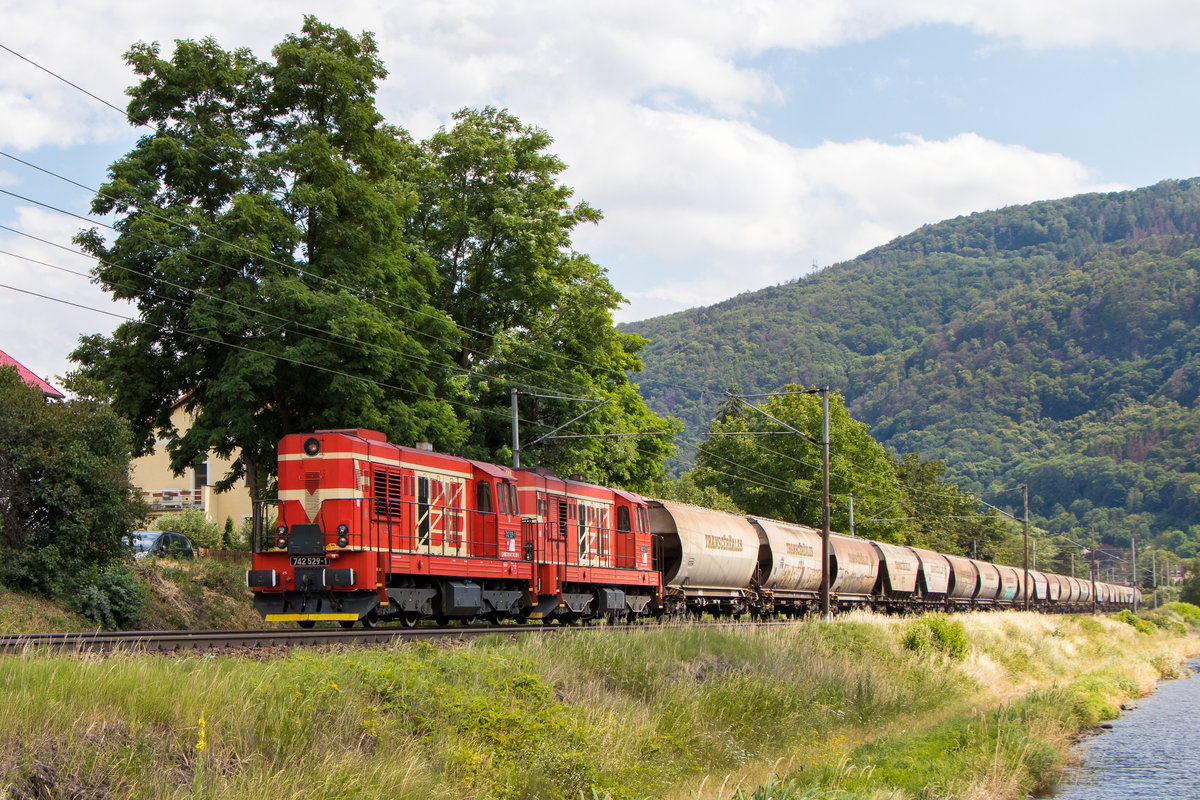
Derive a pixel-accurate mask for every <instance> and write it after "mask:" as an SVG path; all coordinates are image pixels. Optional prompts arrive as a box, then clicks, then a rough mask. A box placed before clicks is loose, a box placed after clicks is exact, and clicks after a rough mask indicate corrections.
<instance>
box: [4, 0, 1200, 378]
mask: <svg viewBox="0 0 1200 800" xmlns="http://www.w3.org/2000/svg"><path fill="white" fill-rule="evenodd" d="M305 13H312V14H315V15H316V16H317V17H318V18H319V19H321V20H322V21H324V22H328V23H331V24H334V25H338V26H341V27H344V28H346V29H348V30H350V31H352V32H354V33H358V32H361V31H364V30H365V31H371V32H373V33H374V35H375V37H376V40H377V43H378V46H379V50H380V55H381V57H382V59H383V62H384V64H385V65H386V67H387V69H388V71H389V76H388V78H387V79H386V80H385V81H384V82H383V83H382V85H381V86H380V90H379V93H378V98H377V102H378V107H379V109H380V112H381V113H382V114H383V116H384V117H385V118H386V119H387V121H388V122H390V123H393V124H396V125H399V126H401V127H403V128H405V129H407V130H408V131H409V132H410V133H411V134H412V135H413V137H414V138H416V139H424V138H426V137H428V136H429V135H431V134H432V133H433V132H435V131H436V130H437V129H438V127H439V126H442V125H446V124H447V123H448V122H449V120H450V117H451V115H452V114H453V113H454V112H455V111H456V110H458V109H461V108H466V107H475V108H478V107H483V106H486V105H493V106H497V107H501V108H507V109H509V110H510V111H512V112H513V113H514V114H516V115H517V116H518V117H519V118H520V119H521V120H522V121H524V122H526V123H529V124H533V125H537V126H539V127H541V128H544V129H545V130H546V131H548V132H549V133H550V135H551V136H552V137H553V138H554V144H553V146H552V150H553V151H554V152H555V153H557V154H558V155H559V156H560V157H561V158H562V159H563V160H564V161H565V162H566V163H567V164H568V165H569V167H568V169H567V170H566V172H565V173H564V174H563V176H562V179H563V181H564V182H565V183H566V184H567V185H569V186H571V187H573V189H574V190H575V199H576V200H586V201H587V202H588V203H589V204H591V205H593V206H596V207H598V208H600V209H601V210H602V211H603V212H604V220H603V221H602V222H600V223H599V224H598V225H595V226H591V225H588V226H586V227H583V228H579V229H577V230H576V233H575V237H574V244H575V249H576V250H579V251H582V252H586V253H589V254H590V255H591V256H592V258H593V259H594V260H595V261H596V262H597V263H599V264H600V265H601V266H603V267H605V268H606V269H607V270H608V274H609V278H610V280H611V281H612V283H613V285H614V286H615V287H616V288H617V290H618V291H620V292H621V293H622V294H623V295H624V297H625V298H626V299H627V301H628V302H627V304H626V305H624V306H622V307H621V308H620V309H619V310H618V311H617V313H616V314H615V318H616V319H617V320H618V321H629V320H636V319H644V318H646V317H651V316H656V315H659V314H665V313H671V312H674V311H679V310H682V309H685V308H690V307H694V306H701V305H709V304H712V303H714V302H719V301H720V300H723V299H726V298H729V297H732V296H734V295H736V294H739V293H741V292H746V291H753V290H756V289H760V288H763V287H765V286H769V285H773V284H778V283H783V282H786V281H789V280H793V279H795V278H797V277H800V276H803V275H805V274H808V273H809V272H811V271H813V270H814V269H815V268H818V267H826V266H829V265H830V264H834V263H837V262H839V261H844V260H846V259H849V258H853V257H855V256H857V255H859V254H860V253H862V252H864V251H866V250H868V249H870V248H872V247H874V246H877V245H880V244H883V243H885V242H887V241H890V240H891V239H893V238H895V237H897V236H902V235H904V234H906V233H909V232H911V231H913V230H915V229H916V228H918V227H920V226H921V225H924V224H927V223H933V222H937V221H940V220H942V219H947V218H952V217H955V216H959V215H963V214H970V213H972V212H977V211H986V210H989V209H995V208H1001V207H1004V206H1008V205H1014V204H1020V203H1028V202H1033V201H1036V200H1044V199H1051V198H1058V197H1067V196H1071V195H1075V194H1079V193H1082V192H1093V191H1118V190H1122V189H1132V188H1137V187H1141V186H1148V185H1151V184H1154V183H1157V182H1158V181H1160V180H1164V179H1178V178H1189V177H1195V176H1200V138H1198V137H1197V132H1198V131H1200V102H1197V101H1198V100H1200V97H1198V95H1200V89H1198V87H1200V81H1198V80H1197V77H1198V76H1200V3H1196V2H1194V0H1140V2H1136V3H1134V2H1132V0H1086V1H1084V2H1076V1H1075V0H1005V2H1003V3H997V2H995V0H945V1H944V0H904V2H895V0H790V1H788V0H783V1H781V2H772V1H771V0H744V1H739V0H720V2H704V1H699V2H697V1H695V0H692V1H689V2H681V1H677V0H657V1H656V2H651V3H647V2H645V0H630V1H628V2H625V1H621V2H603V1H602V0H592V2H586V3H583V2H567V1H566V0H531V1H530V2H520V1H519V0H486V1H485V0H405V2H397V3H380V2H378V1H377V0H374V1H373V2H359V1H358V0H340V1H339V2H336V3H334V2H323V0H316V1H315V2H309V3H308V4H307V5H306V6H305ZM0 19H2V20H3V21H4V24H3V25H2V26H0V48H2V49H0V350H4V351H5V352H7V353H8V354H9V355H11V356H13V357H14V358H16V359H17V360H18V361H21V362H22V363H24V364H25V365H26V366H28V367H29V368H30V369H32V370H33V371H34V372H35V373H37V374H39V375H42V376H44V377H47V378H49V379H51V380H52V381H54V380H55V379H56V378H57V377H59V376H62V375H64V374H66V373H67V372H68V371H69V370H70V369H71V368H72V365H71V363H70V361H69V359H68V356H69V354H70V352H71V350H72V349H74V347H75V346H76V344H77V342H78V340H79V337H80V336H82V335H88V334H94V333H105V334H107V333H109V332H111V331H112V330H113V328H115V327H116V325H117V324H119V322H120V321H121V319H122V318H127V317H130V316H132V315H133V313H134V312H133V311H132V310H131V308H130V307H129V306H127V305H125V304H121V303H114V302H112V301H111V299H110V298H109V297H108V296H107V295H105V294H104V293H103V292H102V291H101V290H100V288H99V287H97V286H95V285H93V284H92V283H91V282H90V280H89V279H88V276H87V273H88V270H89V269H90V267H91V266H92V264H91V262H90V261H89V260H88V259H87V258H85V257H83V256H82V255H80V254H78V253H77V252H72V250H73V249H74V248H73V247H72V245H71V237H72V235H73V234H75V233H76V232H77V231H79V230H80V229H81V228H85V227H91V226H92V224H94V223H95V222H96V220H89V218H88V216H87V215H88V207H89V201H90V199H91V197H92V195H93V193H94V190H95V189H96V188H97V187H98V186H99V185H100V184H101V183H102V182H103V181H104V179H105V175H106V170H107V168H108V166H109V164H111V163H112V162H113V161H115V160H117V159H118V158H119V157H120V156H121V155H123V154H124V153H126V152H127V151H128V150H129V149H130V148H131V147H132V146H133V144H134V142H135V141H136V138H137V136H138V131H137V130H136V129H133V128H131V127H130V126H129V125H128V124H127V123H126V122H125V120H124V118H123V115H122V114H120V113H118V111H116V110H114V109H113V108H112V107H110V105H106V103H107V104H111V105H112V106H117V107H118V108H123V107H124V105H125V102H126V99H127V98H126V97H125V95H124V90H125V89H126V87H128V86H129V85H131V84H132V83H133V82H134V75H133V73H132V72H131V70H130V69H129V68H128V66H127V65H126V64H125V62H124V53H125V52H126V50H127V49H128V48H129V46H130V45H131V44H133V43H134V42H138V41H145V42H150V41H157V42H158V43H159V44H160V45H161V47H162V49H163V52H164V54H167V53H169V52H170V51H171V50H172V48H173V43H174V41H175V40H176V39H201V38H204V37H208V36H211V37H213V38H214V39H215V40H216V41H217V42H218V44H220V45H221V46H222V47H224V48H226V49H235V48H240V47H247V48H250V49H251V50H252V51H254V52H255V53H256V54H257V55H258V56H259V57H261V58H269V56H270V50H271V48H272V46H274V45H275V44H276V43H278V42H279V41H280V40H281V39H283V38H284V37H285V36H286V35H287V34H289V33H295V32H298V31H299V29H300V26H301V24H302V16H301V12H300V11H298V10H296V6H295V4H294V3H290V2H282V1H280V0H260V2H256V3H232V2H228V1H227V0H209V2H206V3H202V4H201V3H186V4H185V3H178V2H171V1H170V0H156V1H155V2H142V1H141V0H123V2H121V3H112V2H103V3H101V2H96V1H95V0H78V1H72V0H59V2H53V0H46V2H42V3H29V2H27V0H21V1H20V2H17V0H0ZM49 73H54V75H51V74H49ZM56 76H57V77H56ZM68 82H69V83H68ZM71 84H74V86H72V85H71ZM84 90H86V93H85V91H84ZM88 93H90V94H91V95H94V96H95V97H92V96H89V94H88ZM95 98H99V100H97V99H95ZM100 101H104V102H100ZM17 159H20V160H19V161H18V160H17ZM22 162H25V163H22ZM56 176H61V177H56ZM64 178H65V179H67V180H63V179H64ZM106 221H107V222H111V221H112V220H99V222H106Z"/></svg>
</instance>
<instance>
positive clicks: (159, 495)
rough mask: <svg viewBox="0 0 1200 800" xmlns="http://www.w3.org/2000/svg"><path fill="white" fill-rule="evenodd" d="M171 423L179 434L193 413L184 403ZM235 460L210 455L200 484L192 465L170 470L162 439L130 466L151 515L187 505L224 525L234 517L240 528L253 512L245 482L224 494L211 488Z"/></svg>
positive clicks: (178, 509) (154, 515)
mask: <svg viewBox="0 0 1200 800" xmlns="http://www.w3.org/2000/svg"><path fill="white" fill-rule="evenodd" d="M171 423H172V424H173V425H174V426H175V429H176V430H178V431H179V432H180V433H183V432H184V431H186V430H187V429H188V428H190V427H191V425H192V420H191V416H190V415H189V414H188V413H187V411H185V410H184V407H183V404H182V403H180V404H179V405H177V406H175V408H174V410H173V411H172V412H171ZM233 460H234V459H230V458H218V457H216V456H212V455H210V456H209V458H208V461H207V465H208V470H207V472H208V474H207V476H206V477H205V478H204V479H203V480H202V481H201V482H199V483H198V482H197V475H196V470H194V469H193V468H191V467H188V468H187V469H185V470H184V471H183V474H182V475H176V474H175V473H173V472H172V471H171V463H170V457H169V456H168V455H167V448H166V443H165V442H159V443H157V444H156V445H155V447H154V452H152V453H150V454H149V455H145V456H142V457H141V458H137V459H134V461H133V463H132V464H131V465H130V476H131V479H132V482H133V485H134V486H137V487H138V488H139V489H141V490H142V496H143V498H144V499H145V500H146V502H147V504H149V506H150V510H151V516H152V517H161V516H162V515H164V514H170V513H173V512H176V511H181V510H183V509H185V508H199V509H201V510H202V511H204V516H205V518H207V519H208V520H210V521H211V522H216V523H218V524H221V525H223V524H224V523H225V518H226V517H232V518H233V524H234V525H235V526H237V527H238V528H239V529H240V527H241V524H242V520H243V519H249V517H250V514H251V502H250V493H249V492H248V491H247V490H246V482H245V481H244V480H242V481H238V483H237V484H236V485H234V487H233V488H231V489H230V490H229V491H227V492H223V493H221V494H218V493H217V492H215V491H213V488H212V485H213V484H214V483H216V482H217V481H219V480H220V479H221V477H222V476H223V475H225V473H227V472H228V471H229V465H230V464H232V463H233Z"/></svg>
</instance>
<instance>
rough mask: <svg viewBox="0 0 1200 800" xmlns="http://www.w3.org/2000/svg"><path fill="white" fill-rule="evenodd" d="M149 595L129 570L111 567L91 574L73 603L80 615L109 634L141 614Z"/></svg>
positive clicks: (122, 566) (115, 566)
mask: <svg viewBox="0 0 1200 800" xmlns="http://www.w3.org/2000/svg"><path fill="white" fill-rule="evenodd" d="M148 594H149V593H148V592H147V591H146V587H144V586H143V585H142V584H141V583H140V582H139V581H138V579H137V578H136V577H135V576H134V574H133V573H132V572H131V571H130V570H129V568H128V567H126V566H124V565H113V566H110V567H108V568H106V569H104V570H99V571H96V572H94V573H93V574H92V575H91V576H90V580H89V582H88V583H87V584H86V585H85V586H84V587H83V588H82V589H80V590H79V591H78V592H77V593H76V594H75V596H74V598H73V600H74V605H75V608H76V610H77V611H78V612H79V613H80V614H83V615H84V616H85V617H87V618H88V619H90V620H92V621H93V622H95V623H96V624H97V625H100V626H101V627H104V628H108V629H110V630H112V629H116V628H121V627H124V626H125V625H127V624H129V622H130V621H131V620H133V618H134V617H136V616H137V615H138V612H140V611H141V610H142V606H143V605H144V604H145V602H146V598H147V597H148Z"/></svg>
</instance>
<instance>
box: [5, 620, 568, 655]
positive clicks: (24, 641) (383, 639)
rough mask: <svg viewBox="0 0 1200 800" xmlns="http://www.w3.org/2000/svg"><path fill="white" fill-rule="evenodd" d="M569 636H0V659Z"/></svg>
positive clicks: (459, 632)
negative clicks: (32, 653) (21, 655)
mask: <svg viewBox="0 0 1200 800" xmlns="http://www.w3.org/2000/svg"><path fill="white" fill-rule="evenodd" d="M560 630H572V629H571V628H559V627H556V626H545V625H501V626H486V627H484V626H481V627H470V626H467V627H449V628H375V629H368V628H349V629H346V628H311V629H307V630H305V629H302V628H298V629H291V628H288V629H282V630H261V631H122V632H116V633H112V632H88V633H5V634H0V654H9V655H11V654H15V653H22V652H28V651H37V650H54V651H73V652H111V651H144V652H176V651H183V650H240V649H255V648H274V647H320V646H326V645H342V644H388V643H390V642H396V641H427V640H434V639H463V640H465V639H473V638H477V637H479V636H487V635H489V634H500V635H502V636H509V635H516V634H520V633H550V632H552V631H560Z"/></svg>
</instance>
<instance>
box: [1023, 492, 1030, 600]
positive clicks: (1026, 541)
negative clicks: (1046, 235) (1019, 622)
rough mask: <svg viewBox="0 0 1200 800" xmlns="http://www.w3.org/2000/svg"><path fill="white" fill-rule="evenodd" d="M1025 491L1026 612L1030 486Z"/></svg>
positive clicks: (1027, 597)
mask: <svg viewBox="0 0 1200 800" xmlns="http://www.w3.org/2000/svg"><path fill="white" fill-rule="evenodd" d="M1022 488H1023V489H1024V490H1025V584H1024V590H1025V610H1026V611H1028V610H1029V484H1028V483H1027V484H1025V485H1024V486H1023V487H1022Z"/></svg>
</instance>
